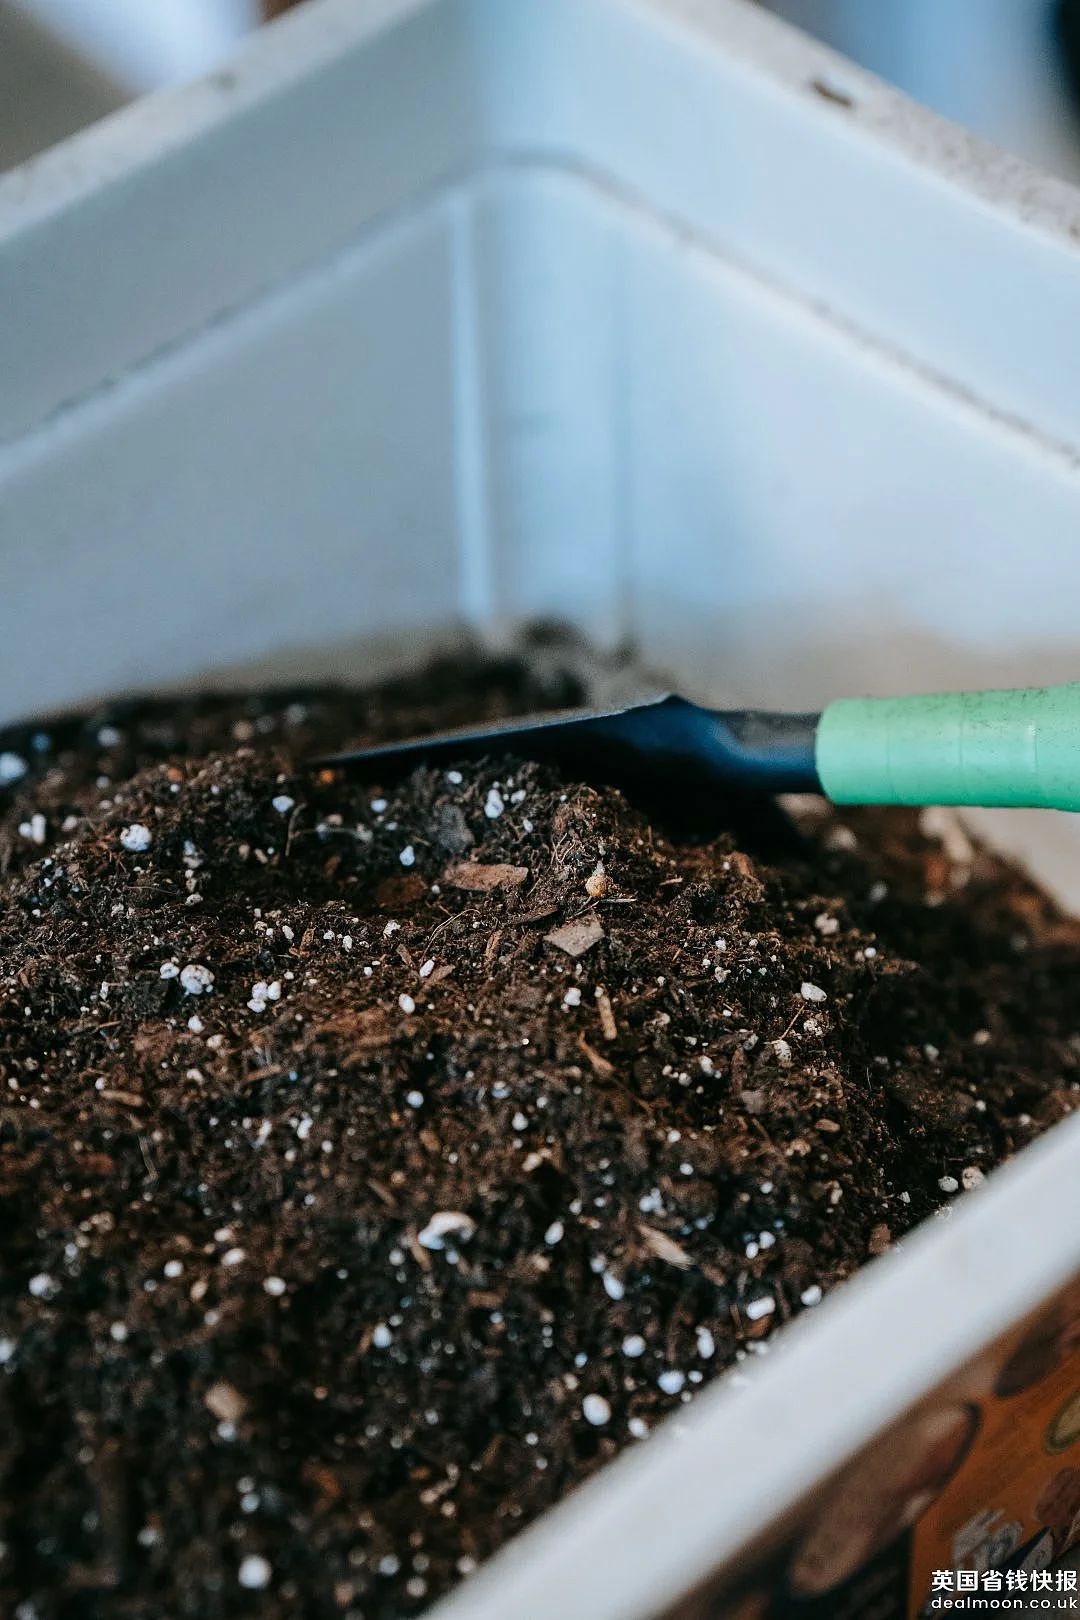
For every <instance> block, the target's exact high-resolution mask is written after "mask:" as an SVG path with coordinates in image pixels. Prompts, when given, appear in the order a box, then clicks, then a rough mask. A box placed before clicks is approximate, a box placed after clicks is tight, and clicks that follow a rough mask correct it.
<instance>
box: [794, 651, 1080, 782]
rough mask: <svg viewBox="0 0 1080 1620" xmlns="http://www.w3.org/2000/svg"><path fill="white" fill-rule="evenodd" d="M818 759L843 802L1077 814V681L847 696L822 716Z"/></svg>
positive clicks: (1079, 756)
mask: <svg viewBox="0 0 1080 1620" xmlns="http://www.w3.org/2000/svg"><path fill="white" fill-rule="evenodd" d="M815 763H816V766H817V773H818V776H819V778H820V781H821V786H822V788H823V790H824V792H825V793H826V794H827V795H828V797H829V798H830V799H832V800H833V801H834V803H836V804H967V805H1028V806H1034V807H1036V808H1040V809H1048V810H1049V809H1054V810H1080V682H1071V683H1070V684H1068V685H1066V686H1033V687H1027V688H1024V689H1021V690H1019V691H1007V692H942V693H938V694H935V695H934V696H931V697H899V698H843V699H841V700H840V701H839V702H836V703H831V704H829V706H828V708H827V709H826V710H825V711H824V713H823V714H822V716H821V718H820V720H819V721H818V726H817V734H816V740H815Z"/></svg>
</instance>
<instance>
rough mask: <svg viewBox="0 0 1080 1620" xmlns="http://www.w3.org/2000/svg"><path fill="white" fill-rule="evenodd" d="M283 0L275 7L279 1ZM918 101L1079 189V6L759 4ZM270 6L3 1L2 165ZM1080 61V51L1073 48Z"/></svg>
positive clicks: (175, 73)
mask: <svg viewBox="0 0 1080 1620" xmlns="http://www.w3.org/2000/svg"><path fill="white" fill-rule="evenodd" d="M281 3H282V0H278V4H279V5H280V4H281ZM763 3H765V4H767V5H769V6H771V8H772V9H773V10H774V11H777V12H779V13H780V14H781V15H783V16H785V17H787V18H788V19H789V20H790V21H792V22H795V23H797V24H799V25H800V26H801V27H803V28H806V29H807V30H808V31H809V32H811V33H814V34H817V35H818V36H819V37H820V38H822V39H824V40H826V41H828V42H829V43H830V44H832V45H835V46H836V47H837V48H838V49H840V50H842V51H844V52H845V53H846V54H847V55H849V56H851V57H853V58H854V59H855V60H856V61H857V62H860V63H861V64H862V65H863V66H865V67H868V68H870V69H871V70H872V71H873V72H875V73H878V74H880V75H881V76H882V77H883V78H885V79H888V80H890V81H891V82H892V83H894V84H897V85H899V86H900V88H901V89H903V90H905V91H907V92H908V93H909V94H910V95H912V96H914V97H915V98H916V99H917V100H918V101H921V102H923V103H924V104H925V105H926V106H929V107H932V108H934V109H935V110H936V111H938V112H941V113H944V114H946V115H947V116H948V117H950V118H953V119H955V120H956V121H957V122H958V123H961V124H964V125H966V126H967V127H968V128H970V129H973V130H976V131H978V133H980V134H982V135H985V136H987V137H988V138H989V139H991V140H993V141H995V142H996V143H997V144H998V145H1000V146H1003V147H1006V148H1007V149H1008V150H1010V151H1014V152H1017V153H1020V154H1021V155H1023V156H1025V157H1028V158H1031V159H1032V160H1033V161H1034V162H1036V163H1038V164H1040V165H1041V166H1042V167H1043V168H1046V169H1049V170H1051V171H1052V172H1054V173H1056V174H1058V175H1061V176H1063V177H1065V178H1067V179H1073V180H1077V181H1080V92H1078V89H1077V85H1076V83H1075V82H1074V79H1073V78H1072V77H1070V73H1069V70H1068V67H1067V52H1066V50H1065V49H1064V47H1063V44H1062V30H1063V19H1064V21H1065V24H1066V25H1067V23H1068V21H1069V16H1070V14H1071V17H1072V18H1073V19H1074V21H1075V26H1076V31H1077V38H1078V41H1080V0H763ZM273 9H275V7H274V4H273V0H269V3H266V0H0V168H3V167H10V165H11V164H13V163H17V162H19V161H21V160H22V159H23V158H24V157H25V156H27V155H28V154H29V153H30V152H32V151H34V150H36V149H38V148H40V147H42V146H47V145H50V144H51V143H52V142H53V141H56V140H59V139H61V138H62V137H63V136H64V135H67V134H69V133H71V131H72V130H75V129H78V128H80V127H81V126H82V125H84V124H87V123H90V122H92V121H93V119H95V118H98V117H100V116H102V115H103V114H104V113H106V112H108V111H110V110H111V109H112V108H113V107H114V106H116V105H118V104H119V103H121V102H122V101H124V100H126V99H128V98H130V97H131V96H135V95H139V94H142V93H143V92H145V91H147V90H151V89H154V88H155V87H156V86H158V85H162V84H169V83H173V82H175V81H177V80H182V79H187V78H191V77H193V76H195V75H196V74H199V73H203V72H206V71H208V70H209V69H211V68H213V67H214V66H215V64H216V63H218V62H219V61H220V60H221V59H222V57H223V56H225V55H226V54H227V52H228V51H229V49H230V47H231V46H232V45H233V43H234V42H235V41H236V40H237V39H238V38H239V37H240V36H241V35H242V34H244V33H245V32H246V31H247V30H248V29H250V28H253V27H255V26H256V25H257V23H258V22H259V21H260V20H261V19H262V16H263V14H264V13H266V12H269V11H271V10H273ZM1077 50H1078V54H1080V44H1078V46H1077Z"/></svg>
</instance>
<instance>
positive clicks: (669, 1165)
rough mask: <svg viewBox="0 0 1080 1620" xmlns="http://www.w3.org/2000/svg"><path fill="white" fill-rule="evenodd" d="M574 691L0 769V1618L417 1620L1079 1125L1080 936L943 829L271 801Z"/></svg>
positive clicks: (123, 746) (555, 797)
mask: <svg viewBox="0 0 1080 1620" xmlns="http://www.w3.org/2000/svg"><path fill="white" fill-rule="evenodd" d="M571 688H572V683H570V682H563V683H561V684H560V683H559V682H555V683H551V682H547V683H543V685H542V689H539V690H538V689H537V683H536V682H535V681H534V680H532V679H530V677H528V676H527V675H525V674H524V673H523V671H522V670H521V669H520V668H518V667H516V666H513V665H507V666H504V667H501V668H498V669H495V670H491V671H488V672H485V673H482V672H480V671H478V669H477V668H476V667H474V666H469V665H454V666H449V667H443V668H440V669H437V670H435V671H433V672H431V673H430V674H429V675H427V676H426V677H423V678H417V679H415V680H413V681H412V682H403V683H398V684H396V685H393V686H389V687H386V688H383V689H381V690H379V691H374V692H367V693H360V694H347V693H340V692H329V691H322V692H317V693H311V692H309V693H306V694H303V695H297V694H293V695H291V696H290V695H286V696H281V695H276V696H271V697H268V698H263V699H239V700H216V701H215V700H200V701H191V702H187V703H180V704H175V705H171V706H170V705H158V706H156V707H152V708H144V709H142V710H131V711H128V712H114V713H113V714H112V715H106V714H102V715H98V716H95V717H94V718H93V719H92V720H89V721H86V722H82V723H69V724H68V725H66V726H65V727H61V728H56V729H54V730H53V731H51V732H50V733H49V735H48V737H37V738H33V737H31V736H29V735H26V734H18V735H12V736H9V737H8V738H7V739H5V740H4V741H3V742H0V748H6V749H7V750H8V754H9V756H10V754H12V753H14V754H18V755H19V756H21V757H22V758H23V759H25V760H26V761H27V762H28V764H29V767H30V768H29V770H28V772H27V774H26V775H25V776H23V777H22V778H21V779H20V780H18V781H15V782H13V783H12V784H11V785H10V786H9V787H8V788H7V789H4V790H0V873H2V876H0V1363H2V1365H0V1475H2V1500H0V1543H2V1544H3V1552H2V1556H0V1612H2V1613H3V1614H4V1615H8V1614H13V1615H16V1616H18V1617H19V1620H31V1617H33V1620H58V1617H63V1620H74V1617H80V1620H82V1617H89V1616H109V1617H112V1616H117V1617H119V1616H123V1617H134V1616H138V1617H145V1620H160V1617H162V1616H169V1617H170V1620H181V1617H184V1620H186V1617H192V1620H194V1617H199V1620H214V1617H217V1616H225V1615H234V1614H240V1615H244V1614H255V1613H258V1614H261V1615H272V1616H285V1615H300V1614H303V1615H305V1616H316V1617H317V1616H329V1615H351V1616H353V1617H361V1616H362V1617H364V1620H378V1617H386V1616H402V1615H413V1614H416V1613H418V1612H420V1611H421V1610H422V1609H424V1608H425V1607H426V1606H427V1605H428V1604H429V1603H431V1601H432V1600H433V1599H434V1598H435V1597H436V1596H437V1595H438V1594H440V1593H441V1592H443V1591H445V1590H446V1589H447V1588H448V1587H449V1586H451V1585H452V1584H453V1583H454V1582H455V1581H457V1580H458V1579H459V1578H460V1577H461V1576H462V1575H465V1574H467V1573H468V1572H469V1571H470V1570H471V1569H472V1568H473V1567H474V1566H475V1565H476V1563H478V1562H479V1561H481V1560H483V1559H484V1558H486V1557H487V1556H488V1555H489V1554H490V1553H491V1552H492V1551H493V1550H494V1549H495V1548H497V1547H498V1546H499V1545H500V1544H501V1543H503V1542H504V1541H506V1539H507V1538H508V1537H509V1536H511V1535H513V1534H514V1533H515V1532H516V1531H517V1530H518V1529H520V1528H521V1527H522V1526H523V1525H525V1524H528V1523H529V1522H530V1520H532V1519H534V1518H535V1517H536V1516H537V1514H539V1513H540V1512H541V1511H542V1510H543V1509H544V1508H546V1507H548V1506H549V1505H550V1504H551V1503H553V1502H555V1501H557V1500H558V1499H559V1498H560V1497H562V1496H564V1495H565V1493H566V1492H567V1491H568V1490H570V1489H571V1488H572V1487H573V1486H574V1485H576V1484H577V1483H578V1482H579V1481H581V1480H582V1479H584V1478H586V1477H587V1476H588V1475H589V1474H591V1473H593V1472H594V1471H595V1470H596V1469H597V1468H598V1467H600V1466H601V1464H603V1463H604V1462H605V1460H606V1459H607V1458H609V1457H611V1456H612V1455H613V1454H614V1453H615V1452H616V1451H618V1450H619V1449H620V1447H622V1446H625V1445H627V1444H631V1443H634V1439H635V1437H641V1436H644V1435H646V1434H647V1433H648V1431H649V1430H650V1429H651V1428H652V1427H653V1426H654V1425H655V1424H656V1423H658V1422H659V1421H660V1420H661V1418H663V1417H664V1415H665V1414H666V1413H667V1412H670V1411H671V1410H672V1409H673V1408H674V1407H677V1406H678V1405H679V1404H680V1402H684V1401H688V1400H690V1399H691V1398H692V1396H693V1394H694V1392H695V1390H696V1389H697V1388H699V1387H701V1385H703V1384H704V1383H705V1382H707V1381H708V1380H709V1379H710V1378H712V1377H714V1376H715V1375H716V1374H717V1373H719V1372H720V1371H721V1370H722V1369H724V1368H726V1367H729V1366H731V1365H732V1364H733V1363H734V1362H737V1361H738V1360H740V1359H743V1358H745V1357H747V1356H748V1355H751V1354H763V1353H765V1351H766V1349H767V1347H768V1335H769V1333H770V1331H771V1330H773V1329H774V1328H775V1327H777V1326H779V1324H781V1323H782V1322H784V1321H786V1320H787V1319H788V1318H789V1317H791V1316H793V1315H795V1314H796V1313H797V1312H798V1311H800V1310H801V1309H804V1308H806V1307H808V1306H810V1305H812V1304H813V1303H814V1302H815V1301H816V1300H817V1299H818V1298H819V1297H820V1294H821V1293H827V1292H828V1291H829V1290H830V1289H832V1288H833V1287H835V1286H836V1284H837V1283H838V1282H840V1281H842V1280H843V1279H844V1278H845V1277H847V1276H849V1275H850V1274H851V1273H852V1272H853V1271H854V1270H855V1269H856V1268H857V1267H859V1266H861V1265H862V1264H863V1263H864V1262H865V1261H866V1260H867V1259H869V1258H870V1257H871V1256H873V1255H875V1254H877V1253H879V1252H880V1251H881V1250H882V1249H884V1248H886V1247H887V1246H888V1245H889V1244H890V1243H891V1242H892V1241H893V1240H895V1239H896V1238H897V1237H898V1236H900V1235H901V1234H902V1233H904V1232H905V1231H907V1230H908V1229H909V1228H910V1227H912V1226H913V1225H915V1224H916V1223H917V1222H919V1221H921V1220H923V1219H924V1218H925V1217H926V1216H928V1215H930V1214H932V1213H933V1212H934V1211H937V1210H940V1209H942V1208H943V1207H944V1208H945V1209H946V1210H947V1207H948V1206H949V1205H950V1203H951V1202H953V1201H954V1200H955V1198H956V1197H959V1196H963V1188H964V1187H966V1186H969V1185H972V1184H974V1183H977V1182H978V1180H979V1178H980V1173H981V1172H982V1171H984V1170H986V1169H988V1168H990V1167H991V1166H992V1165H994V1164H995V1163H997V1162H998V1161H999V1160H1001V1159H1003V1158H1005V1157H1007V1156H1008V1155H1009V1154H1010V1153H1012V1152H1013V1151H1014V1150H1015V1149H1016V1148H1017V1147H1018V1146H1019V1145H1021V1144H1022V1143H1023V1142H1025V1141H1027V1140H1028V1138H1029V1137H1031V1136H1033V1135H1034V1134H1036V1133H1037V1132H1038V1131H1040V1130H1042V1129H1044V1128H1046V1127H1047V1126H1048V1125H1050V1124H1051V1123H1052V1122H1053V1121H1055V1120H1057V1119H1058V1118H1060V1117H1061V1116H1062V1115H1063V1114H1064V1113H1066V1112H1067V1111H1068V1110H1069V1109H1070V1108H1071V1107H1074V1106H1076V1104H1077V1101H1078V1086H1077V1074H1078V1063H1080V1041H1078V1037H1077V1035H1076V1034H1075V1033H1074V1031H1075V1030H1076V1022H1075V1020H1076V1019H1077V1016H1078V1013H1077V1009H1078V1006H1080V1000H1078V997H1077V991H1076V982H1077V965H1078V961H1080V955H1078V942H1080V935H1078V931H1077V928H1076V927H1075V926H1073V925H1072V924H1070V923H1066V922H1064V921H1063V920H1062V919H1061V918H1060V917H1059V916H1058V915H1057V914H1056V913H1055V911H1054V909H1053V907H1052V906H1051V905H1050V903H1049V902H1048V901H1047V900H1045V899H1044V898H1043V897H1042V896H1041V895H1040V894H1039V893H1037V892H1036V891H1035V890H1034V889H1033V888H1032V887H1031V885H1030V884H1029V883H1027V882H1026V881H1025V880H1023V879H1022V878H1020V877H1019V876H1018V875H1017V874H1016V873H1015V872H1013V871H1011V870H1009V869H1008V868H1007V867H1005V866H1003V865H1002V864H1000V863H999V862H997V861H995V860H993V859H991V858H990V857H989V856H988V855H986V854H985V853H983V852H982V851H980V850H977V849H972V848H971V846H970V845H969V844H968V843H967V840H966V839H965V837H964V836H963V834H962V832H961V831H960V830H959V827H958V824H957V823H955V822H954V821H953V820H951V819H948V818H945V817H943V816H942V815H941V814H940V813H938V814H937V815H936V816H932V817H930V818H929V821H928V822H924V825H927V826H928V827H929V832H928V833H922V832H920V831H919V830H918V823H917V819H916V818H915V817H913V816H911V815H907V814H895V815H881V814H878V815H859V816H850V817H844V818H843V820H842V821H839V820H837V819H835V818H832V819H822V820H819V821H818V822H817V823H813V822H812V821H811V822H808V823H807V824H806V829H805V838H806V842H805V845H804V847H802V848H801V849H800V848H795V849H787V850H783V849H781V848H780V847H779V846H777V849H775V850H768V849H766V850H763V849H761V848H758V849H755V848H753V847H751V846H750V845H749V844H748V842H747V840H746V839H745V837H743V838H741V840H740V843H739V844H738V845H736V843H735V841H734V840H733V838H732V837H731V836H730V834H728V833H725V831H724V829H723V827H722V826H718V827H717V828H716V829H715V835H714V836H711V838H707V839H702V838H692V837H689V836H687V835H685V834H682V835H680V836H679V837H678V839H674V838H672V837H666V836H664V835H662V834H661V833H660V832H659V831H658V830H657V829H656V827H655V826H654V825H651V824H650V823H649V822H648V821H647V820H646V819H645V818H644V816H643V815H642V814H641V812H640V811H639V810H637V809H634V808H632V807H630V806H629V805H628V804H627V802H626V801H625V800H624V799H623V798H622V797H620V795H619V794H618V793H616V792H615V791H614V790H611V789H604V788H598V787H596V786H591V785H585V784H583V783H581V782H576V781H560V779H559V778H558V776H557V775H556V774H554V773H553V772H552V771H550V770H549V769H546V768H545V769H541V768H540V767H538V766H536V765H530V764H522V763H520V762H515V761H509V760H506V759H501V760H492V761H491V762H490V763H488V764H486V765H482V766H479V767H477V766H463V767H462V770H461V773H460V774H459V775H458V774H454V773H449V774H445V773H442V772H438V773H435V772H429V771H419V772H417V773H416V774H415V775H414V776H413V777H412V778H411V779H410V780H409V781H408V782H406V783H405V784H404V785H402V786H400V787H389V786H388V787H387V788H386V789H385V790H384V791H383V792H382V793H380V792H379V791H377V790H374V789H372V788H371V787H369V786H361V785H358V784H356V783H349V782H344V781H341V780H339V779H337V778H336V777H334V776H333V775H332V774H329V773H323V774H322V775H313V774H312V773H310V772H307V771H305V769H304V768H303V764H302V762H303V760H304V758H305V756H306V755H308V754H309V753H310V752H311V751H312V750H313V749H317V748H327V747H330V746H335V745H336V746H343V745H345V744H346V743H348V742H351V741H356V740H359V739H361V738H366V737H373V736H377V735H378V736H389V735H393V734H395V733H400V732H402V731H409V730H414V729H418V728H421V727H425V726H430V725H432V724H435V723H450V722H455V721H460V720H461V719H463V718H465V717H466V716H469V715H473V714H481V713H483V714H485V715H492V714H497V713H500V712H506V711H510V710H513V709H514V708H520V707H528V706H529V705H531V704H536V703H538V702H551V701H566V700H567V699H568V698H572V697H573V696H574V693H573V691H572V689H571ZM17 770H18V763H17V762H16V761H13V760H12V759H11V758H10V757H8V758H7V759H6V760H5V759H4V757H3V755H2V754H0V774H7V775H8V776H11V775H13V774H14V772H15V771H17ZM384 801H385V802H384ZM720 814H721V815H722V807H721V810H720ZM138 828H145V829H146V830H147V832H148V833H149V838H150V842H149V847H147V848H146V849H145V850H140V849H139V848H138V847H131V848H129V847H126V846H129V845H130V846H138V845H139V843H140V841H145V840H143V839H142V835H141V834H140V833H139V832H138V831H137V830H136V831H132V829H138ZM193 967H194V968H197V969H206V970H207V972H206V973H201V972H195V973H192V972H190V971H185V970H189V969H191V968H193ZM209 974H212V975H213V979H212V985H211V986H210V988H208V989H206V990H205V991H204V993H201V994H196V993H192V991H194V990H197V989H199V988H200V987H201V985H200V981H203V980H207V979H208V977H209ZM185 986H189V987H190V988H189V989H188V988H185ZM20 1605H21V1607H20Z"/></svg>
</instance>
